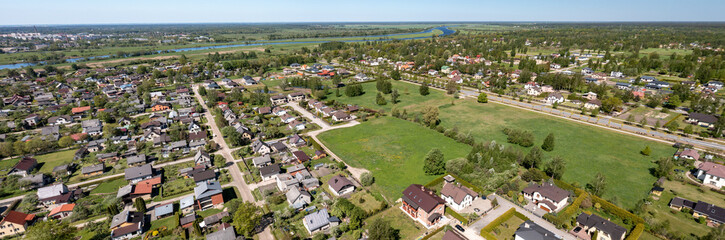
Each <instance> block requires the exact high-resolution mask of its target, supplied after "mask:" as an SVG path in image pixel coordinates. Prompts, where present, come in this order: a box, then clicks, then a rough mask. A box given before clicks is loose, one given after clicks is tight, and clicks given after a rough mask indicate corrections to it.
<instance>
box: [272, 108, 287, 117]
mask: <svg viewBox="0 0 725 240" xmlns="http://www.w3.org/2000/svg"><path fill="white" fill-rule="evenodd" d="M272 114H274V115H275V116H280V117H281V116H284V115H285V114H287V109H284V108H281V107H275V108H274V109H272Z"/></svg>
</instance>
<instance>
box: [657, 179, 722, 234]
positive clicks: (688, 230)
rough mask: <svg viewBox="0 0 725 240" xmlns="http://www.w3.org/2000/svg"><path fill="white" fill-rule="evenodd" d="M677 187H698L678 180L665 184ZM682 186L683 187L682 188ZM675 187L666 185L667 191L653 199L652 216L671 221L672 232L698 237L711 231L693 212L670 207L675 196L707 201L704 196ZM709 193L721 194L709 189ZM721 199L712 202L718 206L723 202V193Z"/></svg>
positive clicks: (659, 220) (658, 219)
mask: <svg viewBox="0 0 725 240" xmlns="http://www.w3.org/2000/svg"><path fill="white" fill-rule="evenodd" d="M675 185H676V187H677V190H682V188H684V187H690V188H693V190H694V189H697V188H696V187H694V186H691V185H681V184H680V183H678V182H668V183H667V184H665V186H675ZM681 187H682V188H681ZM677 190H675V189H672V188H669V187H665V191H664V192H662V196H661V197H660V199H659V200H653V201H652V203H653V204H652V205H650V207H649V208H648V210H649V211H648V213H651V216H652V218H653V219H657V222H662V221H668V222H669V223H670V225H669V228H670V231H671V232H677V233H682V234H684V235H693V236H697V237H702V236H704V235H706V234H707V233H709V232H710V227H708V226H706V225H704V224H700V223H698V222H696V221H695V219H694V218H693V217H692V214H688V213H684V212H678V211H676V210H673V209H671V208H670V207H669V203H670V200H672V198H674V197H675V196H678V197H682V198H685V199H689V200H694V201H697V200H702V201H706V200H704V199H703V198H697V197H695V196H696V195H687V194H688V193H689V192H688V191H677ZM672 191H675V192H677V195H675V194H673V193H672ZM707 192H708V193H711V195H712V196H713V197H715V195H719V194H718V193H715V192H711V191H707ZM720 197H721V198H720V199H719V200H720V201H717V202H711V203H714V204H716V205H718V206H722V205H720V204H721V202H723V198H722V195H720ZM708 199H709V198H708ZM710 200H712V199H710Z"/></svg>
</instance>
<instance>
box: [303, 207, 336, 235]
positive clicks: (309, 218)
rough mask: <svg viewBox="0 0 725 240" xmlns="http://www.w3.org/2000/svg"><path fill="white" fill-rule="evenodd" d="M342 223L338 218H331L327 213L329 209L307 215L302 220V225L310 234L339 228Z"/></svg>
mask: <svg viewBox="0 0 725 240" xmlns="http://www.w3.org/2000/svg"><path fill="white" fill-rule="evenodd" d="M339 223H340V219H338V218H336V217H330V214H328V213H327V209H326V208H323V209H321V210H319V211H317V212H314V213H310V214H307V215H306V216H305V218H304V219H303V220H302V225H304V226H305V229H307V232H308V233H309V234H313V233H317V232H320V231H324V230H327V229H329V228H330V227H334V226H337V224H339Z"/></svg>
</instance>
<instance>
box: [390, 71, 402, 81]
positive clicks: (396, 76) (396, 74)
mask: <svg viewBox="0 0 725 240" xmlns="http://www.w3.org/2000/svg"><path fill="white" fill-rule="evenodd" d="M390 78H392V79H394V80H400V71H398V70H395V71H393V72H391V73H390Z"/></svg>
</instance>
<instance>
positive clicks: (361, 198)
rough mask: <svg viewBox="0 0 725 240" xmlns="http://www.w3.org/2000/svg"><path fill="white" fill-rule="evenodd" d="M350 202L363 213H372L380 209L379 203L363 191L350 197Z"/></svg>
mask: <svg viewBox="0 0 725 240" xmlns="http://www.w3.org/2000/svg"><path fill="white" fill-rule="evenodd" d="M350 202H351V203H353V204H355V205H357V206H358V207H360V208H362V209H363V210H365V212H368V213H370V212H373V211H375V210H376V209H380V204H381V202H380V201H378V200H376V199H375V197H373V195H371V194H370V193H366V192H365V191H357V192H355V193H353V194H352V196H350Z"/></svg>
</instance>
